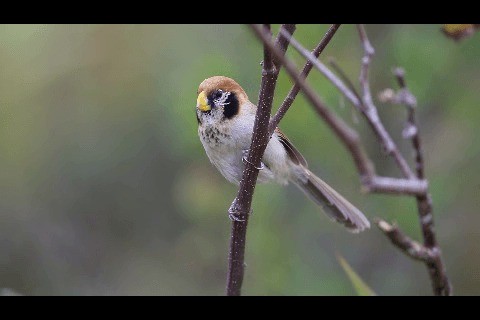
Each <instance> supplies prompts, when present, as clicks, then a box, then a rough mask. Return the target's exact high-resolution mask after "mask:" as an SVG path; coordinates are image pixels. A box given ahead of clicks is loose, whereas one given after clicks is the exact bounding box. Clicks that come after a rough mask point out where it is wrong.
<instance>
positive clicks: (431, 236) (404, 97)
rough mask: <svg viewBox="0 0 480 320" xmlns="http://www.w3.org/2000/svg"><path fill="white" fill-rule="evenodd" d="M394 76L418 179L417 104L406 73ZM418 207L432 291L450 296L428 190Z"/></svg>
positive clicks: (397, 72)
mask: <svg viewBox="0 0 480 320" xmlns="http://www.w3.org/2000/svg"><path fill="white" fill-rule="evenodd" d="M394 75H395V77H396V78H397V82H398V84H399V86H400V91H399V93H398V95H397V97H398V98H399V101H400V102H401V103H403V104H404V105H405V106H406V107H407V111H408V118H407V127H406V130H404V133H405V132H408V133H409V134H408V135H405V134H404V136H407V137H408V136H410V138H411V140H412V146H413V149H414V151H415V165H416V173H417V177H418V178H419V179H424V176H425V172H424V161H423V152H422V145H421V140H420V135H419V129H418V126H417V124H416V120H415V109H416V105H417V101H416V99H415V97H414V96H413V94H412V93H411V92H410V90H408V87H407V84H406V81H405V71H404V70H403V69H401V68H396V69H395V71H394ZM416 198H417V208H418V214H419V216H420V224H421V229H422V235H423V240H424V245H425V247H426V248H428V249H429V250H431V251H433V252H435V253H437V254H436V256H435V259H434V260H433V261H429V262H428V263H427V268H428V271H429V274H430V279H431V281H432V286H433V291H434V292H435V294H436V295H451V294H452V286H451V284H450V281H449V280H448V277H447V273H446V268H445V264H444V262H443V259H442V255H441V251H440V246H439V245H438V242H437V238H436V235H435V231H434V229H433V226H434V224H433V213H432V212H433V206H432V199H431V197H430V195H429V194H428V191H427V192H425V193H424V194H422V195H417V197H416Z"/></svg>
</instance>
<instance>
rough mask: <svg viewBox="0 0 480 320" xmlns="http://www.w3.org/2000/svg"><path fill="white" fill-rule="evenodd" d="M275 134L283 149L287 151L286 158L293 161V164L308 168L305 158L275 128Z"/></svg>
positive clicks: (278, 129)
mask: <svg viewBox="0 0 480 320" xmlns="http://www.w3.org/2000/svg"><path fill="white" fill-rule="evenodd" d="M275 133H276V134H277V136H278V140H279V141H280V143H281V144H282V145H283V147H284V148H285V151H287V154H288V156H289V157H290V159H291V160H292V161H293V163H295V164H297V165H302V166H304V167H305V168H307V167H308V164H307V161H306V160H305V158H304V157H303V156H302V154H301V153H300V151H298V150H297V149H296V148H295V147H294V146H293V144H292V143H291V142H290V140H288V138H287V136H286V135H285V134H284V133H283V132H282V131H281V130H280V128H278V127H277V128H275Z"/></svg>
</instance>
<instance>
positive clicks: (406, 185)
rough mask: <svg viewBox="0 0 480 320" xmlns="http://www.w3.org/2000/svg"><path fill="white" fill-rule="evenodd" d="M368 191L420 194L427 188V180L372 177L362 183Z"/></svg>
mask: <svg viewBox="0 0 480 320" xmlns="http://www.w3.org/2000/svg"><path fill="white" fill-rule="evenodd" d="M364 186H365V187H366V188H367V191H368V192H377V193H378V192H381V193H390V194H396V195H415V196H416V195H422V194H425V192H427V190H428V182H427V181H426V180H418V179H397V178H390V177H379V176H374V177H372V178H371V179H370V180H369V182H367V183H364Z"/></svg>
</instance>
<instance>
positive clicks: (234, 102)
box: [223, 92, 239, 119]
mask: <svg viewBox="0 0 480 320" xmlns="http://www.w3.org/2000/svg"><path fill="white" fill-rule="evenodd" d="M238 107H239V106H238V99H237V95H236V94H235V93H233V92H231V93H230V95H229V96H228V97H227V100H226V101H225V105H224V107H223V116H224V118H226V119H231V118H232V117H233V116H235V115H236V114H237V113H238Z"/></svg>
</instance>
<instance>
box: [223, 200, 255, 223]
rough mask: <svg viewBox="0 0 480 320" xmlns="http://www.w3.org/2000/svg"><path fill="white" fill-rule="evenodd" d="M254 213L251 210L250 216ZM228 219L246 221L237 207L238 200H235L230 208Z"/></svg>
mask: <svg viewBox="0 0 480 320" xmlns="http://www.w3.org/2000/svg"><path fill="white" fill-rule="evenodd" d="M252 213H253V209H250V212H249V213H248V215H251V214H252ZM228 217H229V218H230V220H232V221H238V222H243V221H245V220H246V217H245V216H244V215H243V214H242V212H241V211H240V209H239V208H238V206H237V198H236V197H235V199H234V200H233V202H232V204H231V205H230V208H228Z"/></svg>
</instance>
